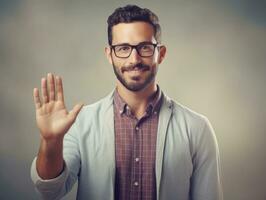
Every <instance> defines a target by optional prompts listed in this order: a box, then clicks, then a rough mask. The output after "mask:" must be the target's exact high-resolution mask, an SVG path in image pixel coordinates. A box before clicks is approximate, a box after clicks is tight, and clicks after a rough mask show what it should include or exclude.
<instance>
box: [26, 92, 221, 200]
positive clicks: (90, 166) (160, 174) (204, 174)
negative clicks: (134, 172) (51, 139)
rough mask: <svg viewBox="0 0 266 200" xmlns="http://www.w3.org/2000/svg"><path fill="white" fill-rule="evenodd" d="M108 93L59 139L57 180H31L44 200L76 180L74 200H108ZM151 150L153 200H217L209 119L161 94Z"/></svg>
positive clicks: (111, 157)
mask: <svg viewBox="0 0 266 200" xmlns="http://www.w3.org/2000/svg"><path fill="white" fill-rule="evenodd" d="M113 93H114V92H112V93H111V94H109V95H108V96H107V97H105V98H103V99H101V100H100V101H98V102H96V103H94V104H92V105H88V106H85V107H84V108H83V109H82V110H81V112H80V114H79V115H78V118H77V119H76V122H75V123H74V124H73V126H72V127H71V129H70V130H69V132H68V133H67V134H66V135H65V137H64V150H63V154H64V160H65V169H64V171H63V172H62V173H61V174H60V175H59V176H58V177H56V178H54V179H50V180H42V179H41V178H40V177H39V176H38V174H37V171H36V158H35V159H34V161H33V163H32V167H31V177H32V180H33V182H34V184H35V187H36V189H37V191H38V193H39V194H40V195H41V196H42V197H43V198H44V199H60V198H61V197H62V196H63V195H65V194H66V193H67V192H68V191H70V190H71V188H72V186H73V184H74V183H75V182H76V180H77V179H78V191H77V199H82V200H85V199H86V200H87V199H89V200H105V199H106V200H113V199H114V191H115V190H114V187H115V142H114V114H113ZM163 98H164V100H163V104H162V107H161V110H160V114H159V125H158V133H157V144H156V145H157V146H156V171H155V173H156V188H157V200H172V199H174V200H221V199H223V197H222V187H221V179H220V163H219V150H218V145H217V141H216V137H215V134H214V131H213V129H212V127H211V125H210V123H209V121H208V119H207V118H206V117H204V116H202V115H200V114H197V113H195V112H194V111H191V110H190V109H188V108H186V107H184V106H182V105H180V104H179V103H176V102H174V101H173V100H171V99H170V98H169V97H167V96H166V95H164V94H163Z"/></svg>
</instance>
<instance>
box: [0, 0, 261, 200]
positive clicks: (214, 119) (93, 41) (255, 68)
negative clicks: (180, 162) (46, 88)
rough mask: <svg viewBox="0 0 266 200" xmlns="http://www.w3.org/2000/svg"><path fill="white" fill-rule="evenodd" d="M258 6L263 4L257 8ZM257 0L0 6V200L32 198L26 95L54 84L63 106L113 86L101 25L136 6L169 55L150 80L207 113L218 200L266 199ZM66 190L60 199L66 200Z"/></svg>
mask: <svg viewBox="0 0 266 200" xmlns="http://www.w3.org/2000/svg"><path fill="white" fill-rule="evenodd" d="M264 2H265V1H264ZM264 2H263V1H256V0H255V1H248V0H244V1H237V0H224V1H203V0H197V1H185V0H179V1H159V0H156V1H151V0H150V1H145V2H143V1H122V0H120V1H114V0H109V1H105V2H104V1H100V0H97V1H94V2H91V1H85V0H83V1H82V0H76V1H69V0H57V1H52V0H45V1H41V0H22V1H18V0H1V1H0V83H1V84H0V113H1V114H0V199H28V200H30V199H36V198H37V196H36V194H35V193H34V188H33V185H32V183H31V180H30V172H29V171H30V165H31V161H32V159H33V157H34V156H35V155H36V153H37V150H38V146H39V133H38V130H37V127H36V125H35V110H34V105H33V99H32V89H33V87H36V86H38V87H40V79H41V77H42V76H45V75H46V74H47V73H48V72H53V73H56V74H59V75H61V76H62V77H63V80H64V86H65V99H66V101H67V105H68V108H71V107H72V106H73V104H74V103H76V102H78V101H83V102H85V103H86V104H89V103H92V102H95V101H96V100H97V99H100V98H101V97H103V96H105V95H106V94H107V93H108V92H109V91H110V90H111V89H112V88H113V87H114V81H115V78H114V75H113V71H112V67H111V66H110V65H109V63H108V62H107V60H106V58H105V56H104V53H103V49H104V46H105V45H106V44H107V35H106V19H107V17H108V16H109V14H110V13H111V12H112V11H113V10H114V9H115V8H116V7H118V6H123V5H125V4H126V3H136V4H138V5H140V6H143V7H148V8H150V9H151V10H153V11H154V12H155V13H157V14H158V16H159V18H160V21H161V24H162V29H163V42H164V44H166V46H167V47H168V52H167V56H166V59H165V61H164V62H163V64H161V65H160V69H159V74H158V82H159V84H160V86H161V88H162V89H163V90H164V91H165V92H166V93H167V94H168V95H169V96H171V97H172V98H174V99H175V100H177V101H179V102H180V103H182V104H184V105H186V106H188V107H190V108H191V109H193V110H195V111H197V112H200V113H202V114H204V115H206V116H207V117H208V118H209V119H210V121H211V123H212V125H213V127H214V129H215V131H216V135H217V139H218V143H219V147H220V154H221V163H222V179H223V185H224V195H225V199H226V200H250V199H256V200H263V199H266V192H265V188H266V187H265V186H266V174H265V168H266V160H265V145H264V144H265V141H266V140H265V130H266V123H265V119H266V90H265V85H266V84H265V83H266V66H265V64H266V59H265V57H266V37H265V35H266V14H265V13H266V9H265V3H264ZM74 195H75V188H74V190H73V192H72V193H71V194H70V195H68V197H66V198H65V199H73V198H74Z"/></svg>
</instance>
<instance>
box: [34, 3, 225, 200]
mask: <svg viewBox="0 0 266 200" xmlns="http://www.w3.org/2000/svg"><path fill="white" fill-rule="evenodd" d="M108 41H109V47H106V48H105V53H106V56H107V58H108V60H109V62H110V63H111V64H112V65H113V69H114V72H115V75H116V77H117V82H116V88H115V90H114V91H113V92H112V93H111V94H109V95H108V96H107V97H105V98H103V99H101V100H100V101H98V102H96V103H94V104H92V105H88V106H84V107H83V108H82V106H83V105H82V104H77V105H76V106H75V107H74V108H73V110H72V111H70V112H68V111H67V110H66V108H65V105H64V97H63V86H62V80H61V78H60V77H58V76H56V77H55V76H54V75H53V74H48V76H47V78H43V79H42V82H41V87H42V94H41V96H42V100H41V99H40V95H39V91H38V89H37V88H35V89H34V101H35V106H36V119H37V125H38V128H39V130H40V133H41V144H40V150H39V153H38V156H37V158H35V159H34V161H33V164H32V169H31V175H32V180H33V182H34V184H35V187H36V189H37V190H38V193H39V194H40V195H41V196H42V197H43V198H44V199H60V198H61V197H62V196H63V195H64V194H66V193H67V192H68V191H70V190H71V187H72V186H73V184H74V183H75V182H76V180H78V191H77V199H92V200H98V199H99V200H103V199H108V200H109V199H124V200H128V199H134V200H135V199H152V200H153V199H160V200H171V199H177V200H189V199H191V200H220V199H222V191H221V183H220V164H219V152H218V146H217V142H216V138H215V135H214V132H213V129H212V128H211V125H210V123H209V122H208V120H207V118H205V117H204V116H202V115H200V114H197V113H195V112H193V111H191V110H189V109H188V108H186V107H184V106H182V105H180V104H178V103H176V102H174V101H173V100H171V99H170V98H169V97H167V96H166V95H165V94H164V93H163V92H162V91H161V90H160V88H159V86H158V85H157V84H156V81H155V77H156V73H157V70H158V66H159V64H160V63H161V62H162V61H163V59H164V56H165V53H166V47H165V46H164V45H162V44H161V30H160V25H159V23H158V18H157V16H156V15H155V14H154V13H152V12H151V11H150V10H148V9H142V8H139V7H137V6H133V5H128V6H125V7H121V8H118V9H116V10H115V11H114V13H113V14H112V15H111V16H110V17H109V18H108Z"/></svg>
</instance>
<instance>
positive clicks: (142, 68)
mask: <svg viewBox="0 0 266 200" xmlns="http://www.w3.org/2000/svg"><path fill="white" fill-rule="evenodd" d="M135 68H137V69H138V70H149V69H150V66H149V65H145V64H142V63H138V64H136V65H129V66H127V67H126V66H123V67H121V71H122V72H125V71H133V70H135Z"/></svg>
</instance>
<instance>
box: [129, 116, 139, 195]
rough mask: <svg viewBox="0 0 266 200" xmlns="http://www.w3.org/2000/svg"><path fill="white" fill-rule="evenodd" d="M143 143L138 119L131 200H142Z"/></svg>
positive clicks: (136, 123)
mask: <svg viewBox="0 0 266 200" xmlns="http://www.w3.org/2000/svg"><path fill="white" fill-rule="evenodd" d="M141 142H142V141H141V127H140V124H139V123H138V121H137V119H135V124H134V133H133V162H132V163H133V167H132V170H133V173H132V184H131V186H132V189H131V194H132V195H131V198H130V199H131V200H137V199H141V182H142V180H141V160H140V158H141V146H142V145H141Z"/></svg>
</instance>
